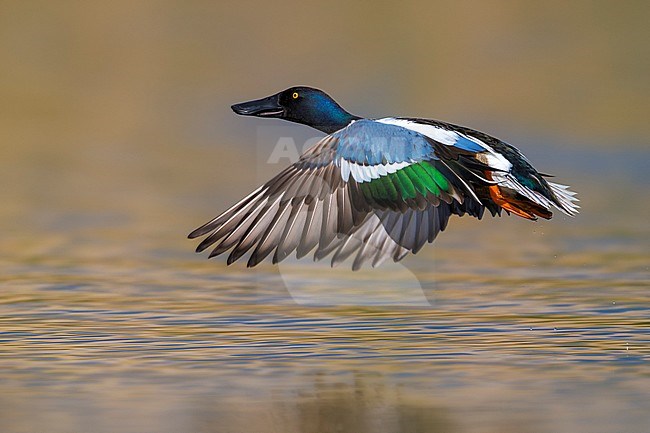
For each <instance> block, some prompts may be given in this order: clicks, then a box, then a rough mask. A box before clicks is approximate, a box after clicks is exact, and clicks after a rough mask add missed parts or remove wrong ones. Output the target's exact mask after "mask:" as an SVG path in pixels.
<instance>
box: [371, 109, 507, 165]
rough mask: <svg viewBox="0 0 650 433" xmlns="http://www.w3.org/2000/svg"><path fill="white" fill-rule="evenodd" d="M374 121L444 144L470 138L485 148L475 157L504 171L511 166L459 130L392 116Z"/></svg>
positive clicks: (498, 155)
mask: <svg viewBox="0 0 650 433" xmlns="http://www.w3.org/2000/svg"><path fill="white" fill-rule="evenodd" d="M376 121H377V122H380V123H385V124H387V125H395V126H401V127H402V128H406V129H410V130H411V131H415V132H417V133H419V134H422V135H425V136H427V137H429V138H431V139H432V140H435V141H437V142H438V143H442V144H446V145H447V146H453V145H455V144H456V142H457V141H458V140H459V139H461V138H464V139H466V140H470V141H472V142H474V143H476V144H478V145H479V146H480V147H482V148H483V149H485V153H480V154H478V155H477V158H478V159H479V160H481V162H483V163H485V164H487V165H489V166H490V167H492V168H495V169H497V170H502V171H506V172H507V171H510V169H511V168H512V164H511V163H510V161H508V160H507V159H506V158H505V157H504V156H503V155H501V154H500V153H498V152H496V151H495V150H494V149H493V148H492V147H491V146H489V145H488V144H486V143H484V142H482V141H481V140H479V139H477V138H474V137H470V136H467V135H465V134H461V133H459V132H455V131H450V130H448V129H444V128H439V127H437V126H434V125H429V124H426V123H418V122H414V121H411V120H406V119H395V118H394V117H386V118H383V119H377V120H376Z"/></svg>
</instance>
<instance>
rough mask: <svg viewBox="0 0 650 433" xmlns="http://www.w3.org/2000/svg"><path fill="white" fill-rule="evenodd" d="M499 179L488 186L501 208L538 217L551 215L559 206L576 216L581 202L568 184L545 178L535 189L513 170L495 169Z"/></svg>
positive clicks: (493, 174) (534, 217)
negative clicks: (497, 170)
mask: <svg viewBox="0 0 650 433" xmlns="http://www.w3.org/2000/svg"><path fill="white" fill-rule="evenodd" d="M491 177H492V179H493V180H494V181H496V182H497V183H496V184H494V185H490V186H489V188H488V191H489V196H490V198H491V199H492V201H493V202H494V203H496V204H497V205H499V206H500V207H501V208H503V209H505V210H506V211H508V212H511V213H513V214H515V215H518V216H520V217H522V218H526V219H529V220H536V219H537V217H541V218H544V219H551V217H552V216H553V212H552V211H551V210H552V208H554V207H555V208H557V209H559V210H561V211H562V212H564V213H565V214H566V215H569V216H574V215H576V214H577V213H578V210H579V209H580V206H578V204H577V203H576V202H577V201H578V199H577V198H576V197H575V195H576V193H575V192H573V191H570V190H569V187H568V186H566V185H560V184H558V183H553V182H548V181H546V180H542V182H541V184H540V186H543V188H536V189H532V188H529V187H527V186H524V185H523V184H522V183H521V182H520V181H519V180H517V178H515V177H514V176H512V175H511V174H510V173H506V174H501V173H499V174H497V173H492V176H491Z"/></svg>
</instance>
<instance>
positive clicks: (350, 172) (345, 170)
mask: <svg viewBox="0 0 650 433" xmlns="http://www.w3.org/2000/svg"><path fill="white" fill-rule="evenodd" d="M336 163H337V164H336V165H338V166H339V167H340V169H341V177H342V178H343V181H344V182H347V181H348V180H349V179H350V176H352V178H353V179H354V180H355V181H356V182H358V183H363V182H370V181H372V180H373V179H379V177H381V176H386V175H387V174H391V173H395V172H396V171H397V170H401V169H403V168H404V167H406V166H407V165H411V164H412V162H394V163H391V164H377V165H361V164H357V163H356V162H350V161H346V160H345V158H339V160H338V161H337V162H336Z"/></svg>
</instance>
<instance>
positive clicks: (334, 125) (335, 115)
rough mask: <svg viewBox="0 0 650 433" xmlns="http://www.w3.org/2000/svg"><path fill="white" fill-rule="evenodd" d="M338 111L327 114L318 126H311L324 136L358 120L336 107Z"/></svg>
mask: <svg viewBox="0 0 650 433" xmlns="http://www.w3.org/2000/svg"><path fill="white" fill-rule="evenodd" d="M337 108H338V109H336V110H332V111H330V112H328V114H327V116H325V117H324V118H323V119H322V120H321V121H320V124H319V125H311V126H313V127H314V128H316V129H318V130H319V131H323V132H324V133H326V134H331V133H333V132H336V131H338V130H339V129H343V128H345V127H346V126H348V125H349V124H350V123H352V121H354V120H358V119H360V117H359V116H355V115H354V114H350V113H348V112H347V111H345V110H344V109H343V108H341V107H339V106H337Z"/></svg>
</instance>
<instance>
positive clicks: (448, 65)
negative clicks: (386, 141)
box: [0, 0, 650, 432]
mask: <svg viewBox="0 0 650 433" xmlns="http://www.w3.org/2000/svg"><path fill="white" fill-rule="evenodd" d="M649 22H650V3H648V2H646V1H635V0H627V1H624V2H611V1H571V2H566V1H546V2H535V1H508V0H503V1H453V2H452V1H447V2H445V1H433V2H406V3H405V2H392V3H381V2H352V3H351V2H344V1H330V2H325V3H323V2H262V3H260V2H248V1H236V2H235V1H232V2H230V1H219V2H214V1H174V0H166V1H165V0H160V1H111V2H98V1H90V2H51V1H27V2H20V1H2V2H0V64H1V65H2V67H1V68H0V184H2V185H3V187H2V188H0V200H1V201H2V206H0V223H1V224H2V228H3V236H2V239H0V251H1V256H0V274H1V277H0V278H2V280H0V281H2V290H1V292H0V326H1V327H0V384H1V386H2V388H3V392H2V393H1V395H0V403H1V404H0V430H2V431H7V432H9V431H11V432H23V431H25V432H27V431H44V430H47V431H86V430H90V429H92V430H93V431H98V432H101V431H116V430H120V431H157V432H166V431H170V432H171V431H206V432H208V431H210V432H212V431H218V432H221V431H224V432H225V431H256V432H266V431H269V432H270V431H283V432H293V431H296V432H297V431H301V432H310V431H314V432H317V431H318V432H328V431H357V432H362V431H414V432H415V431H447V432H450V431H453V432H465V431H473V432H476V431H485V432H493V431H499V432H507V431H513V432H514V431H516V432H524V431H526V432H551V431H553V432H557V431H572V432H578V431H585V432H600V431H602V432H606V431H607V432H608V431H627V432H636V431H638V432H642V431H647V426H648V425H650V419H649V418H648V413H650V412H649V411H648V409H650V407H648V403H647V402H648V401H650V395H649V391H648V390H649V389H650V382H649V377H650V375H649V370H648V360H649V359H650V331H649V328H650V327H649V324H648V317H649V314H650V307H649V303H648V297H647V296H648V295H647V289H648V281H649V279H650V278H649V277H650V271H649V268H648V261H649V259H650V251H649V250H650V248H649V245H650V227H649V221H650V204H649V203H650V194H649V193H648V182H649V181H650V169H649V168H650V166H649V165H648V160H649V159H650V123H649V122H648V113H650V80H649V78H648V77H650V43H649V41H650V26H649V25H648V23H649ZM298 84H303V85H310V86H314V87H318V88H321V89H323V90H325V91H327V92H328V93H329V94H331V95H332V96H333V97H334V98H335V99H336V100H337V101H338V102H339V103H341V105H342V106H344V107H345V108H347V109H348V110H349V111H351V112H353V113H355V114H359V115H364V116H368V117H373V116H376V117H379V116H386V115H402V116H416V117H427V118H435V119H440V120H446V121H449V122H452V123H456V124H462V125H467V126H470V127H473V128H475V129H479V130H482V131H484V132H487V133H490V134H492V135H495V136H497V137H500V138H502V139H504V140H506V141H508V142H510V143H511V144H514V145H516V146H517V147H519V148H520V149H521V150H522V151H523V152H524V153H525V154H526V155H527V156H528V157H529V159H530V160H531V161H532V162H533V164H534V165H535V166H536V167H537V168H538V169H539V170H540V171H543V172H546V173H552V174H555V175H557V181H558V182H560V183H568V184H570V185H572V186H573V187H574V189H575V190H576V191H578V192H579V197H580V199H581V200H582V201H581V205H582V206H583V211H582V213H581V214H580V215H579V216H578V217H577V218H575V219H569V218H566V217H564V216H562V215H556V216H557V218H555V219H554V220H552V221H550V222H540V223H535V224H533V223H530V222H528V221H522V220H518V219H516V218H513V217H510V218H501V219H496V220H489V221H488V220H486V221H481V222H478V221H476V220H473V219H467V218H464V219H456V220H454V221H452V222H451V227H450V229H449V230H448V231H447V232H445V233H444V234H443V235H442V236H441V237H440V239H439V240H437V241H436V246H435V247H429V248H425V250H423V251H422V253H421V254H418V256H416V257H413V258H409V259H407V262H406V266H407V267H408V268H409V269H411V271H412V272H413V273H414V274H415V275H417V277H418V279H419V281H421V282H422V284H423V287H424V288H425V292H426V296H427V297H428V298H429V300H430V302H431V304H432V305H433V306H432V307H429V308H422V309H399V308H396V309H391V308H375V309H373V308H366V307H364V308H359V307H354V306H349V307H343V306H336V307H322V306H320V307H313V308H309V307H305V306H299V305H296V304H295V303H294V302H293V301H292V299H291V296H290V294H289V293H288V292H287V290H286V289H285V288H284V285H283V282H282V280H281V279H280V277H279V276H278V273H277V270H276V269H275V268H274V267H272V266H263V267H262V268H261V269H260V270H256V271H248V270H246V269H245V268H244V266H243V265H236V266H234V267H232V268H226V267H225V264H224V261H223V260H220V259H216V260H213V261H210V262H208V261H206V260H205V257H201V256H195V255H194V254H193V248H194V246H195V244H194V243H193V242H190V241H187V240H186V239H185V236H186V234H187V233H189V231H191V230H192V229H193V228H195V227H197V226H198V225H200V224H202V223H204V222H205V221H207V220H208V219H210V218H211V217H213V216H214V215H216V214H217V213H218V212H219V211H220V210H223V209H224V207H225V206H227V205H228V204H230V203H231V202H233V201H235V200H236V199H238V198H240V197H241V196H243V195H244V194H246V193H248V192H249V191H251V190H252V189H253V188H254V187H255V186H256V185H257V184H258V183H259V182H260V181H263V180H264V179H266V178H267V177H268V176H270V175H271V174H272V173H274V172H276V171H277V170H279V168H280V167H279V166H273V165H267V164H265V163H264V161H266V158H267V157H268V153H270V152H271V150H272V146H273V145H274V144H275V142H274V141H273V139H269V141H268V142H266V141H265V134H264V131H266V130H265V129H264V128H266V127H267V126H269V125H274V126H273V127H274V128H275V127H277V128H279V129H277V130H274V131H275V134H276V135H278V136H280V135H281V136H288V137H297V138H296V140H298V142H300V141H301V140H302V141H304V140H305V139H307V138H309V137H313V135H314V133H313V132H310V131H308V130H306V128H305V127H302V126H299V125H291V124H288V123H287V124H284V123H282V122H280V121H277V120H275V121H274V120H267V119H250V118H238V117H236V116H235V115H234V114H233V113H232V112H231V111H230V108H229V106H230V105H231V104H232V103H235V102H240V101H244V100H249V99H253V98H258V97H262V96H266V95H269V94H272V93H275V92H277V91H279V90H282V89H284V88H287V87H289V86H292V85H298ZM273 122H275V123H273ZM267 145H268V147H266V146H267ZM267 152H268V153H267ZM292 266H293V265H292ZM296 272H297V273H298V274H299V273H300V272H302V271H301V268H300V267H299V265H296ZM315 272H320V274H319V275H320V276H321V278H322V279H323V281H327V280H328V279H329V280H332V279H334V280H336V279H337V278H338V281H337V284H339V285H341V286H343V287H346V286H349V287H350V290H360V291H363V290H370V292H369V293H372V285H373V284H376V279H377V276H378V275H379V278H380V279H381V275H382V274H381V272H382V271H381V270H378V271H376V272H379V273H378V274H377V273H376V274H373V275H374V277H368V278H369V279H370V281H374V282H373V283H372V284H367V285H366V286H364V283H363V279H364V277H362V278H361V281H360V280H359V279H355V280H348V279H347V278H352V277H349V274H340V273H338V271H334V273H332V271H328V270H326V269H320V270H318V271H315ZM312 277H313V275H312ZM372 278H375V280H372ZM304 281H305V284H306V285H308V284H310V281H311V280H310V276H309V275H308V276H307V277H305V279H304ZM351 281H353V282H351ZM396 284H398V283H396ZM398 287H399V285H398ZM324 289H325V290H326V289H327V288H326V287H325V288H324ZM535 331H538V332H537V333H535Z"/></svg>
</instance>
